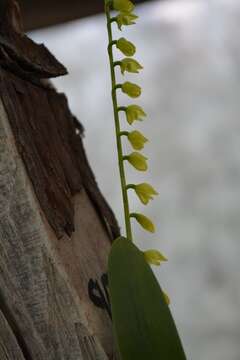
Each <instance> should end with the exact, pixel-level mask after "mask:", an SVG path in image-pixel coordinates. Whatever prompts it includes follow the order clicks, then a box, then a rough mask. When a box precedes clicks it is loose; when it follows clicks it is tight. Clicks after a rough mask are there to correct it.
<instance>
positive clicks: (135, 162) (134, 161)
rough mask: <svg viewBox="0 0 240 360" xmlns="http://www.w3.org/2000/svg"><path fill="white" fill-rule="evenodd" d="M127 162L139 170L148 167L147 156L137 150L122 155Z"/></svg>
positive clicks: (144, 169)
mask: <svg viewBox="0 0 240 360" xmlns="http://www.w3.org/2000/svg"><path fill="white" fill-rule="evenodd" d="M124 159H125V160H128V161H129V163H130V164H131V165H132V166H133V167H135V169H137V170H139V171H146V170H147V169H148V165H147V161H146V160H147V158H146V157H145V156H143V155H142V154H140V153H139V152H136V151H135V152H132V153H131V154H130V155H128V156H125V157H124Z"/></svg>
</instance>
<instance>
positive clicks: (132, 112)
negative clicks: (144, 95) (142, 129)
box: [126, 105, 146, 125]
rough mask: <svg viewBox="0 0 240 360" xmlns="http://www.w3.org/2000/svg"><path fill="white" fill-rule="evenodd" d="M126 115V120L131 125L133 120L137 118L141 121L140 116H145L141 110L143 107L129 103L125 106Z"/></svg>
mask: <svg viewBox="0 0 240 360" xmlns="http://www.w3.org/2000/svg"><path fill="white" fill-rule="evenodd" d="M126 116H127V122H128V123H129V124H130V125H132V123H133V122H134V121H135V120H139V121H141V120H142V119H141V118H142V117H145V116H146V114H145V112H144V111H143V109H142V108H141V107H140V106H138V105H129V106H128V107H127V108H126Z"/></svg>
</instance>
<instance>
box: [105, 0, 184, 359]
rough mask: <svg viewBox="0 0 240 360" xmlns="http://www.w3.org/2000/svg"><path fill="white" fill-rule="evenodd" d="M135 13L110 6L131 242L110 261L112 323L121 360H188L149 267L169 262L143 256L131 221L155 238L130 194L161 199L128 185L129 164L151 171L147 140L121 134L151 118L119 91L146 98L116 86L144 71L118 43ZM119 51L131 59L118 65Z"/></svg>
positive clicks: (118, 2) (118, 247)
mask: <svg viewBox="0 0 240 360" xmlns="http://www.w3.org/2000/svg"><path fill="white" fill-rule="evenodd" d="M133 11H134V4H133V3H132V2H131V1H130V0H105V13H106V17H107V30H108V41H109V44H108V55H109V62H110V70H111V81H112V103H113V112H114V121H115V130H116V131H115V132H116V142H117V153H118V164H119V172H120V180H121V189H122V198H123V207H124V217H125V227H126V236H125V237H123V236H120V237H119V238H118V239H116V240H115V241H114V243H113V245H112V247H111V251H110V254H109V259H108V277H109V290H110V300H111V309H112V319H113V325H114V332H115V336H116V340H117V345H118V349H119V355H120V357H121V359H122V360H133V359H134V360H135V359H138V360H155V359H171V360H186V357H185V354H184V350H183V347H182V344H181V340H180V337H179V335H178V332H177V329H176V326H175V323H174V320H173V318H172V315H171V312H170V309H169V306H168V304H169V298H168V296H167V295H166V294H165V293H164V292H163V291H162V289H161V286H160V284H159V282H158V281H157V279H156V277H155V276H154V274H153V272H152V269H151V267H150V265H160V264H161V263H162V262H163V261H166V260H167V259H166V257H165V256H164V255H163V254H162V253H160V252H159V251H158V250H154V249H150V250H147V251H141V250H139V249H138V248H137V247H136V245H135V244H134V243H133V235H132V223H131V222H132V219H134V220H135V221H137V222H138V223H139V224H140V225H141V226H142V228H143V229H145V230H146V231H148V232H151V233H154V232H155V225H154V223H153V222H152V220H151V219H149V218H148V217H147V216H145V215H143V214H141V213H136V212H132V211H130V205H129V199H128V193H129V191H132V190H133V191H134V192H135V194H136V195H137V197H138V198H139V200H140V201H141V203H142V204H143V205H147V204H148V203H149V202H150V200H153V198H154V197H155V196H156V195H158V192H157V191H156V190H155V189H154V188H153V186H152V185H150V184H148V183H146V182H143V183H140V184H129V183H128V182H127V179H126V174H125V164H126V163H127V162H128V163H129V164H130V165H132V166H133V167H134V168H135V169H136V170H138V171H146V170H147V169H148V162H147V160H148V159H147V157H146V156H144V155H143V154H142V152H141V151H142V149H143V148H144V146H145V144H146V143H147V142H148V139H147V138H146V137H145V136H144V135H143V134H142V133H141V132H140V131H138V130H136V129H131V131H126V129H122V122H124V118H125V120H126V122H127V123H128V124H129V125H130V126H134V125H135V122H137V121H142V120H143V119H144V118H145V117H146V113H145V111H144V110H143V109H142V107H141V106H140V105H138V104H135V103H134V104H132V105H128V106H122V104H119V103H118V92H119V91H122V93H124V94H126V95H127V96H129V97H130V98H133V99H135V98H138V97H139V96H140V95H141V87H140V86H139V85H137V84H135V83H132V82H129V81H125V82H121V83H117V82H116V71H117V70H118V69H120V71H121V74H122V75H123V76H124V75H125V73H136V74H138V73H139V72H140V71H141V70H142V69H143V66H142V65H141V64H140V63H139V62H138V61H137V60H136V59H134V58H133V56H134V55H135V53H136V47H135V45H134V44H133V43H131V42H130V41H129V40H127V39H125V38H124V37H120V38H119V39H117V40H115V39H113V31H112V26H114V24H116V25H117V27H118V29H119V30H120V31H121V30H122V28H123V27H124V26H129V25H133V24H135V21H136V20H137V18H138V16H137V15H135V14H134V13H133ZM112 12H114V15H113V16H112ZM114 47H116V49H117V50H119V51H120V52H121V53H123V54H124V55H125V56H126V57H125V58H123V59H120V60H119V59H116V60H115V59H114V55H113V54H114V52H113V49H114ZM122 113H123V116H122ZM124 137H126V138H127V140H128V142H129V144H130V146H131V147H132V149H133V151H132V152H131V153H129V154H125V153H123V145H122V141H123V138H124Z"/></svg>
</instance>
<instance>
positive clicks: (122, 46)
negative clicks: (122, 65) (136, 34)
mask: <svg viewBox="0 0 240 360" xmlns="http://www.w3.org/2000/svg"><path fill="white" fill-rule="evenodd" d="M116 47H117V48H118V49H119V50H120V51H121V52H122V53H123V54H124V55H126V56H133V55H134V54H135V52H136V47H135V45H134V44H133V43H131V42H130V41H128V40H126V39H125V38H123V37H122V38H120V39H118V40H117V42H116Z"/></svg>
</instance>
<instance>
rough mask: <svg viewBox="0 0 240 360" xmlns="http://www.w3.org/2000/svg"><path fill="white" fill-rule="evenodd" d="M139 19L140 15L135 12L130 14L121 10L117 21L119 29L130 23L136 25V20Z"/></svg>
mask: <svg viewBox="0 0 240 360" xmlns="http://www.w3.org/2000/svg"><path fill="white" fill-rule="evenodd" d="M136 19H138V16H137V15H135V14H130V13H127V12H120V14H118V15H117V16H116V22H117V24H118V28H119V30H122V26H123V25H125V26H128V25H134V24H136V23H135V22H134V20H136Z"/></svg>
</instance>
